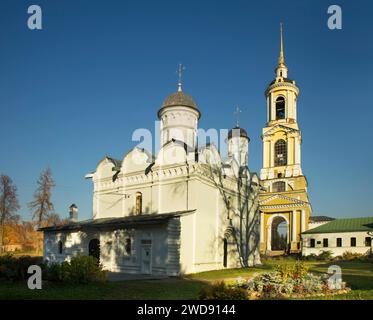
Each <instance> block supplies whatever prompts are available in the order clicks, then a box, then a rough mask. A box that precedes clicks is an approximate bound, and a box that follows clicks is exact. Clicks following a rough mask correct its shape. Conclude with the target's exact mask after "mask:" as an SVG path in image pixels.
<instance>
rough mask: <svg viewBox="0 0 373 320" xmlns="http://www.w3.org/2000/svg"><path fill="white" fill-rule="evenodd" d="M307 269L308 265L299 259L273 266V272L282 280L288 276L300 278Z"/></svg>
mask: <svg viewBox="0 0 373 320" xmlns="http://www.w3.org/2000/svg"><path fill="white" fill-rule="evenodd" d="M308 269H309V267H308V266H307V265H306V264H305V263H304V262H303V261H301V260H297V261H296V262H295V263H294V264H283V265H276V266H275V268H274V270H275V272H277V273H279V274H280V276H281V279H282V280H283V281H286V280H287V279H289V278H292V279H298V278H302V277H304V276H305V275H306V274H307V273H308Z"/></svg>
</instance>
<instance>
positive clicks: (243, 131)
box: [228, 126, 250, 140]
mask: <svg viewBox="0 0 373 320" xmlns="http://www.w3.org/2000/svg"><path fill="white" fill-rule="evenodd" d="M233 130H240V137H241V138H246V139H248V140H250V138H249V136H248V135H247V132H246V130H245V129H243V128H240V127H239V126H235V127H234V128H232V129H231V130H229V131H228V139H231V138H232V135H233ZM236 134H237V132H234V135H236Z"/></svg>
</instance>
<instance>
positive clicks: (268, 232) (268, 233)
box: [266, 225, 272, 251]
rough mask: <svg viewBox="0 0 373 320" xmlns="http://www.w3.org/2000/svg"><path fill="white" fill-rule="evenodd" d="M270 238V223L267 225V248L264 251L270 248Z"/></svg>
mask: <svg viewBox="0 0 373 320" xmlns="http://www.w3.org/2000/svg"><path fill="white" fill-rule="evenodd" d="M271 240H272V233H271V225H268V226H267V249H266V251H271V250H272V246H271Z"/></svg>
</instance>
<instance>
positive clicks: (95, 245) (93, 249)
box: [88, 239, 100, 263]
mask: <svg viewBox="0 0 373 320" xmlns="http://www.w3.org/2000/svg"><path fill="white" fill-rule="evenodd" d="M88 254H89V255H90V256H92V257H95V258H96V259H97V262H98V263H100V240H98V239H92V240H91V241H89V244H88Z"/></svg>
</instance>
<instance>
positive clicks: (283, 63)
mask: <svg viewBox="0 0 373 320" xmlns="http://www.w3.org/2000/svg"><path fill="white" fill-rule="evenodd" d="M278 64H279V65H285V58H284V44H283V40H282V23H280V57H279V59H278Z"/></svg>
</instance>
